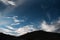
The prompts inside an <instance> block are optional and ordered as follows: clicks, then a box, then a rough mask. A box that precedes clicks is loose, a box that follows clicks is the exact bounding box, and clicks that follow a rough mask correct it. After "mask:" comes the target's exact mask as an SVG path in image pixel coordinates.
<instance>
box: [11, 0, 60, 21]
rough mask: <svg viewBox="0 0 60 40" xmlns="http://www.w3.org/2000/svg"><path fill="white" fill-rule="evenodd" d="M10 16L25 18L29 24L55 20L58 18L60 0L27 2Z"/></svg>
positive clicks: (29, 0) (32, 0)
mask: <svg viewBox="0 0 60 40" xmlns="http://www.w3.org/2000/svg"><path fill="white" fill-rule="evenodd" d="M10 14H11V13H10ZM12 14H13V15H18V16H22V17H23V16H26V17H27V18H28V21H29V22H30V21H31V22H37V21H40V20H46V21H48V22H49V21H52V20H56V19H58V17H59V16H60V0H28V1H27V2H25V3H24V4H23V5H20V6H18V7H17V8H16V9H15V10H14V11H13V12H12Z"/></svg>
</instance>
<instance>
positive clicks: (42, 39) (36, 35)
mask: <svg viewBox="0 0 60 40" xmlns="http://www.w3.org/2000/svg"><path fill="white" fill-rule="evenodd" d="M59 39H60V34H58V33H50V32H45V31H35V32H31V33H28V34H25V35H23V36H19V37H14V36H9V35H5V34H2V33H0V40H59Z"/></svg>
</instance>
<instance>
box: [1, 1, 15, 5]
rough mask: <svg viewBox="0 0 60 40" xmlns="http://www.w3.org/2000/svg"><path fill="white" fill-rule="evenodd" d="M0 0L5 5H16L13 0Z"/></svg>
mask: <svg viewBox="0 0 60 40" xmlns="http://www.w3.org/2000/svg"><path fill="white" fill-rule="evenodd" d="M0 1H1V2H3V3H4V4H6V5H9V4H10V5H14V6H15V5H16V4H15V2H13V1H9V0H0Z"/></svg>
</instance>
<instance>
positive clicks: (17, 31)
mask: <svg viewBox="0 0 60 40" xmlns="http://www.w3.org/2000/svg"><path fill="white" fill-rule="evenodd" d="M9 29H13V30H9ZM0 30H1V31H0V33H4V34H8V35H11V36H16V37H17V36H21V35H24V34H26V33H30V32H33V31H36V30H37V29H35V28H34V27H33V25H26V26H23V27H20V28H18V29H15V30H14V28H11V27H10V26H8V29H5V28H0Z"/></svg>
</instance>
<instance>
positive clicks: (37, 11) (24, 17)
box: [0, 0, 60, 35]
mask: <svg viewBox="0 0 60 40" xmlns="http://www.w3.org/2000/svg"><path fill="white" fill-rule="evenodd" d="M6 2H7V3H5V1H4V0H3V1H1V2H0V13H1V14H3V16H4V17H6V18H7V19H6V21H7V20H9V21H8V22H9V23H10V25H8V23H7V24H5V25H4V24H3V22H1V24H3V25H4V26H7V28H8V29H9V28H10V29H14V28H18V33H19V30H20V29H19V28H20V27H21V28H23V29H24V28H25V27H27V26H28V30H30V29H29V28H30V27H31V25H33V26H32V29H31V30H33V29H35V28H36V29H35V30H37V29H39V30H40V29H42V30H44V31H49V32H56V30H57V29H58V27H57V28H55V27H56V26H57V24H60V0H23V1H19V2H18V3H17V2H14V1H8V0H7V1H6ZM3 16H2V17H3ZM2 17H0V19H1V18H2ZM2 20H3V18H2ZM3 21H5V19H4V20H3ZM50 26H51V28H50ZM2 28H4V27H2ZM49 28H50V29H49ZM48 29H49V30H48ZM52 29H54V30H52ZM35 30H33V31H35ZM13 32H17V29H15V31H13ZM23 32H24V30H23ZM23 32H22V34H24V33H23ZM20 33H21V32H20ZM9 34H10V32H9ZM13 35H16V34H13Z"/></svg>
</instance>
